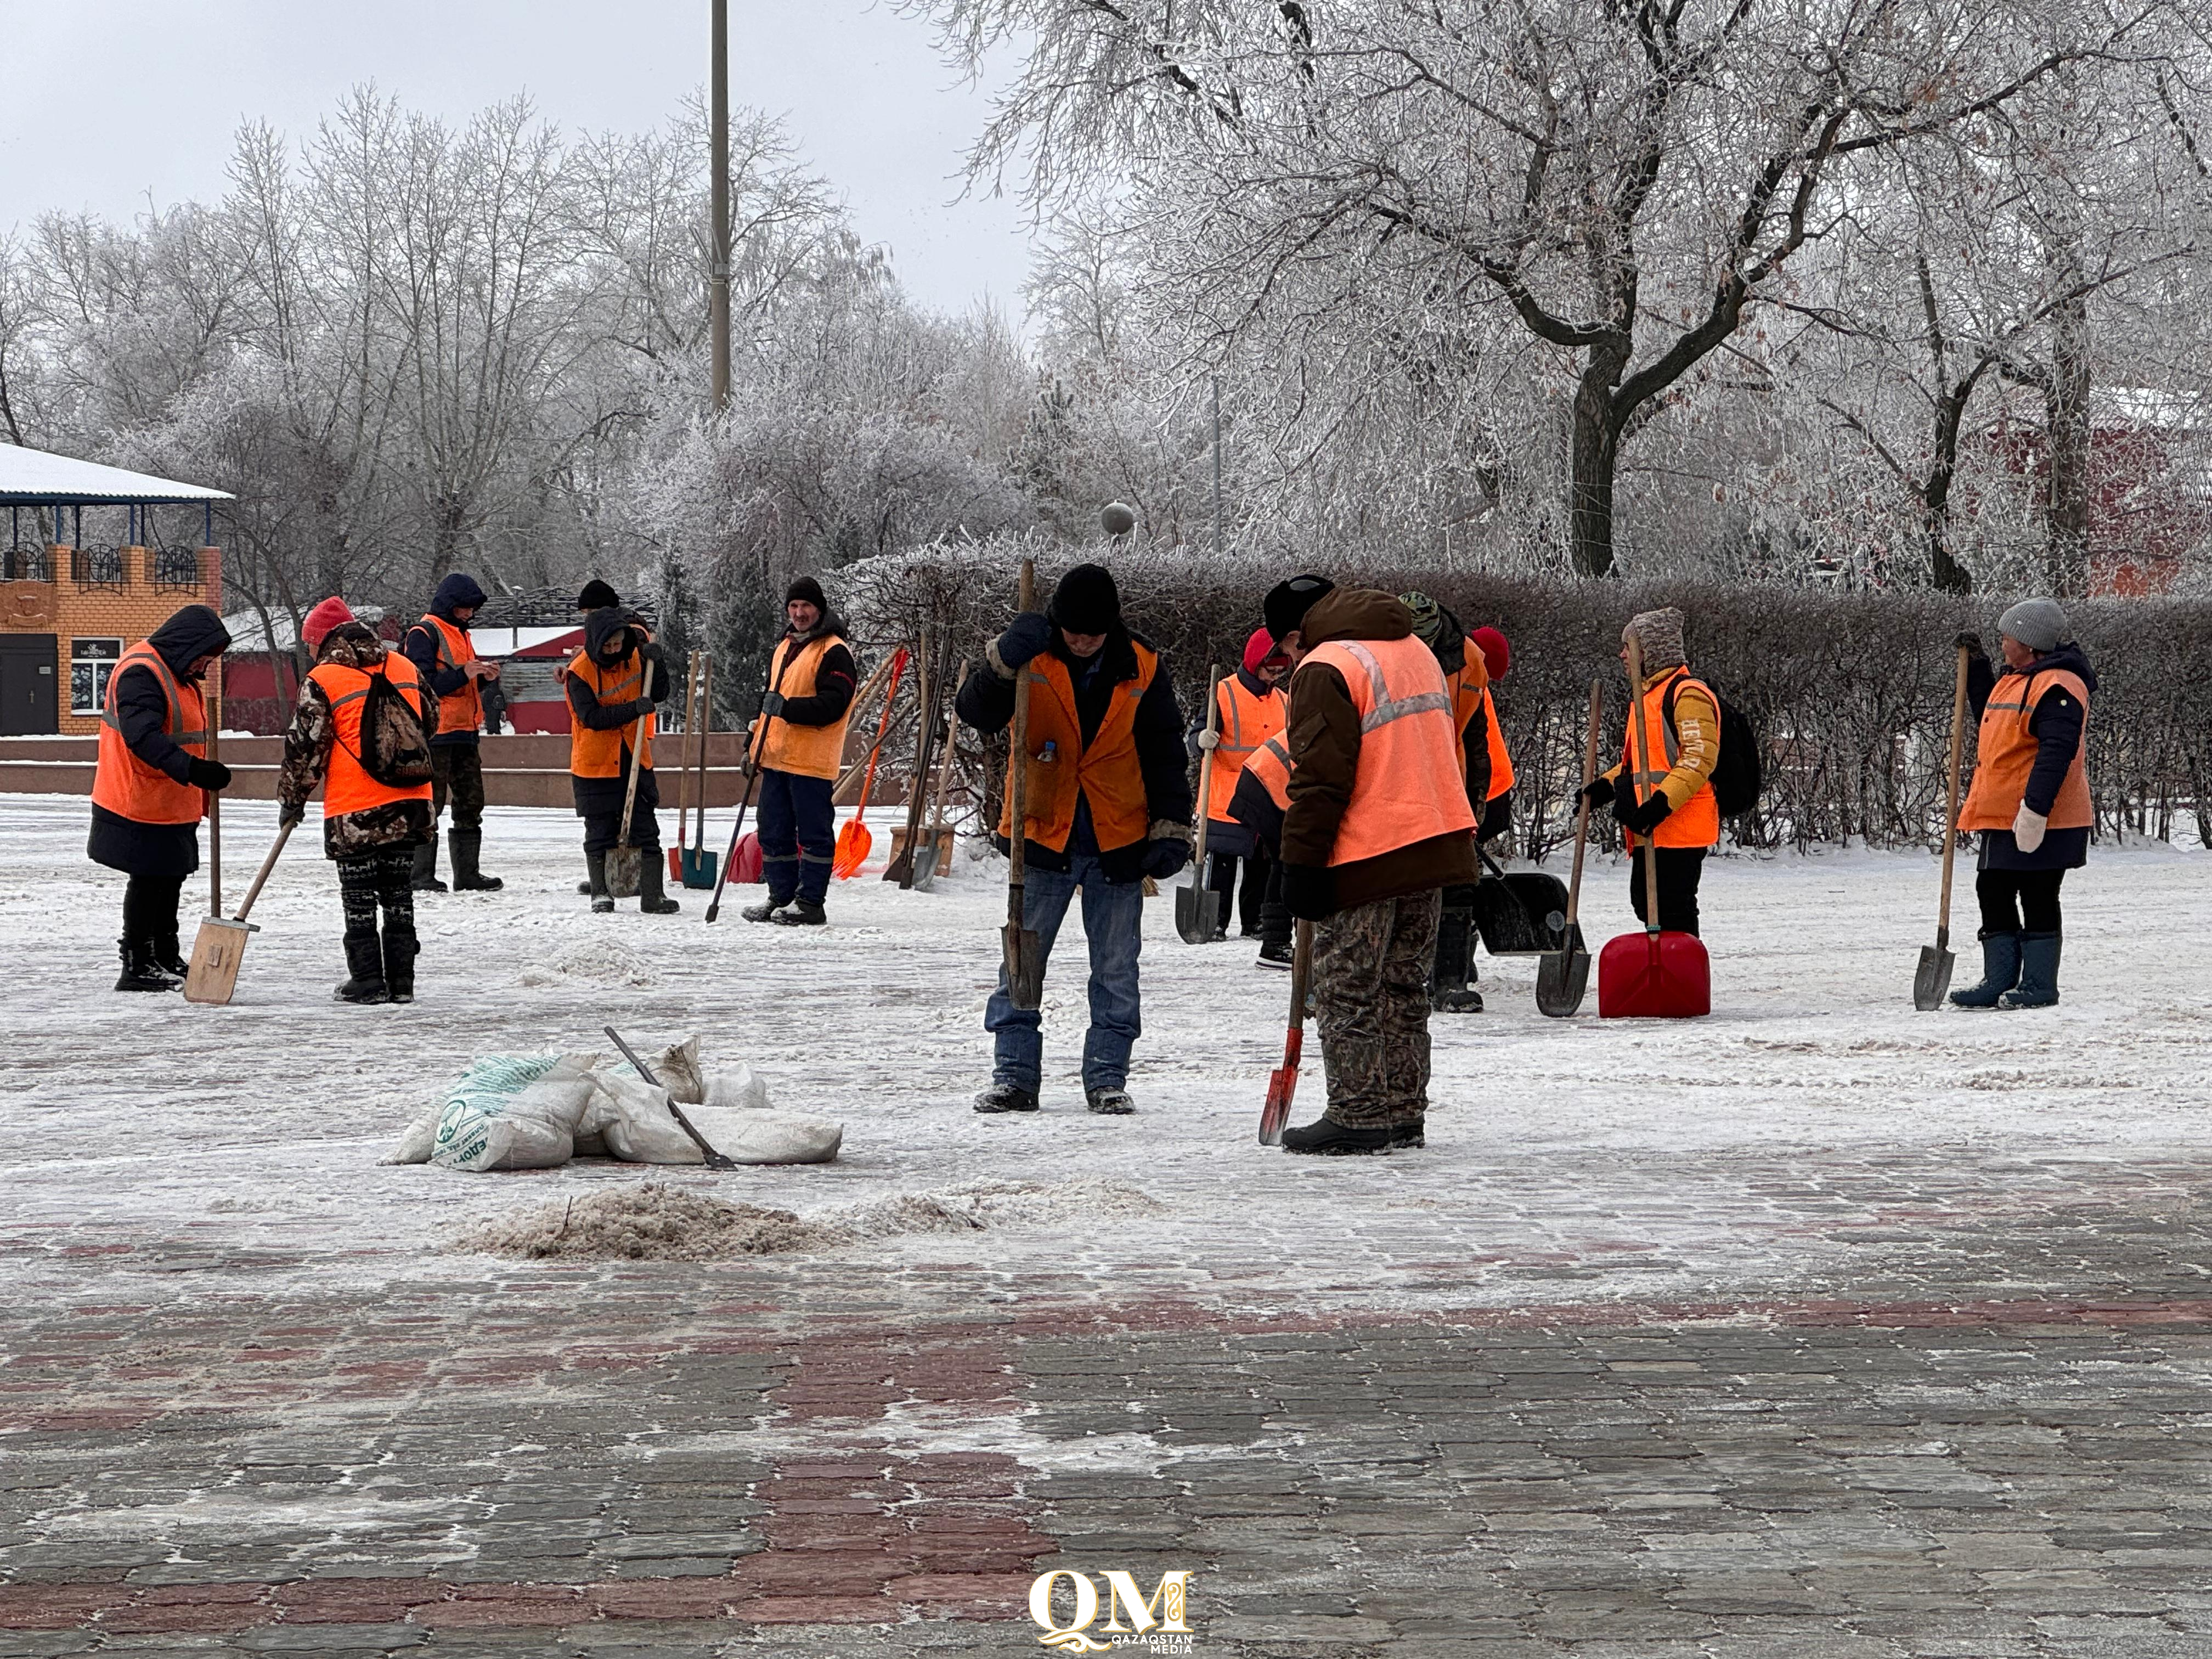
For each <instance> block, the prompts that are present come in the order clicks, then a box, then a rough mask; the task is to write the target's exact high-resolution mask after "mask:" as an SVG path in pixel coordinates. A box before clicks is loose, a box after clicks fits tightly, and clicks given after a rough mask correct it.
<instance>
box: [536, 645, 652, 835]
mask: <svg viewBox="0 0 2212 1659" xmlns="http://www.w3.org/2000/svg"><path fill="white" fill-rule="evenodd" d="M641 626H642V624H641V623H638V622H637V621H636V620H635V618H634V617H632V616H631V614H630V613H629V611H620V610H617V609H616V608H615V607H613V606H612V605H609V606H606V607H605V608H604V609H602V610H599V611H592V612H591V613H589V614H588V615H587V616H586V617H585V618H584V650H585V652H586V653H587V654H588V655H589V656H590V657H591V658H592V660H593V661H595V662H597V661H599V660H600V657H599V653H600V650H601V648H602V647H605V645H606V643H607V641H609V640H611V639H612V638H613V637H614V635H615V633H616V631H617V629H623V628H638V627H641ZM634 648H635V649H637V650H638V651H639V653H640V654H641V656H642V658H643V659H644V660H643V662H642V664H641V667H642V669H643V673H642V674H641V676H640V684H641V686H642V687H643V690H641V693H640V695H641V696H644V697H647V698H649V699H650V700H651V701H653V702H667V701H668V694H669V690H670V688H671V680H670V677H669V673H668V665H667V663H666V662H665V660H664V659H663V658H662V656H661V651H660V647H659V646H658V645H646V646H642V647H634ZM562 684H563V685H564V686H565V687H566V688H567V691H568V716H569V718H570V720H573V721H574V723H575V724H576V725H577V726H580V727H581V728H583V729H584V730H586V731H590V732H613V731H620V732H623V738H622V744H621V748H620V751H619V753H620V757H621V759H620V763H619V764H618V765H617V767H616V769H615V775H614V776H613V777H611V778H583V777H576V776H574V775H571V776H570V778H569V780H568V783H569V787H570V789H571V790H572V792H573V793H574V798H575V803H576V811H578V812H579V813H580V814H582V815H583V816H585V817H592V816H593V815H595V814H604V813H606V812H615V811H621V810H622V801H623V795H624V794H625V793H627V781H626V774H627V773H628V772H629V731H628V728H629V726H632V725H634V724H635V721H636V720H637V715H636V714H635V713H634V712H632V708H631V705H630V704H629V703H614V704H611V705H606V704H602V703H601V702H599V693H597V692H596V691H594V690H592V687H591V685H590V684H589V683H588V682H587V681H586V679H585V678H584V677H583V676H582V675H581V674H570V675H568V677H567V678H566V679H564V680H563V681H562ZM646 753H647V763H646V764H645V765H643V766H641V767H640V768H639V769H638V784H637V805H638V810H640V811H649V810H650V809H651V808H653V806H656V805H659V800H660V789H659V782H658V781H657V780H656V779H655V776H654V774H653V765H652V761H651V758H650V757H651V754H652V744H650V742H648V743H647V745H646Z"/></svg>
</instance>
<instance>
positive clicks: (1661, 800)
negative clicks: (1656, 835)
mask: <svg viewBox="0 0 2212 1659" xmlns="http://www.w3.org/2000/svg"><path fill="white" fill-rule="evenodd" d="M1671 811H1674V802H1672V801H1670V800H1668V799H1667V792H1666V791H1665V790H1663V789H1655V790H1653V791H1652V792H1651V799H1650V800H1647V801H1638V800H1635V799H1632V798H1631V797H1630V796H1627V795H1615V796H1614V797H1613V817H1614V818H1615V819H1617V820H1618V821H1619V822H1620V827H1621V828H1622V829H1626V830H1628V831H1629V832H1630V833H1632V834H1633V835H1638V836H1648V835H1650V833H1651V832H1652V831H1653V830H1654V829H1657V828H1658V827H1659V823H1660V820H1661V819H1662V818H1664V817H1666V816H1667V815H1668V813H1669V812H1671Z"/></svg>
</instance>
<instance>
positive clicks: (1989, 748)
mask: <svg viewBox="0 0 2212 1659" xmlns="http://www.w3.org/2000/svg"><path fill="white" fill-rule="evenodd" d="M2039 683H2040V684H2041V688H2042V689H2041V690H2038V689H2037V687H2038V684H2039ZM2053 686H2057V687H2058V688H2059V689H2060V690H2066V691H2070V692H2072V693H2073V694H2074V695H2075V696H2077V697H2079V698H2080V699H2081V714H2082V720H2081V744H2080V745H2079V746H2077V747H2076V748H2075V750H2074V758H2073V760H2072V761H2071V762H2069V763H2068V765H2067V768H2066V779H2065V781H2064V782H2063V783H2061V784H2060V785H2059V786H2058V796H2057V799H2055V800H2053V801H2052V802H2051V828H2052V829H2087V828H2088V827H2089V825H2091V824H2092V823H2095V822H2096V818H2097V811H2096V806H2095V805H2094V803H2093V802H2092V801H2091V799H2089V775H2088V773H2087V770H2086V769H2084V768H2083V766H2082V763H2081V755H2082V750H2084V749H2086V748H2087V746H2088V743H2089V720H2088V711H2089V688H2088V687H2087V685H2086V684H2083V683H2082V680H2081V676H2080V675H2079V674H2075V673H2073V672H2071V671H2069V670H2067V669H2063V668H2046V669H2044V670H2042V671H2040V672H2038V673H2032V674H2017V673H2007V674H2004V675H2002V676H2000V677H1999V678H1998V680H1997V683H1996V687H1995V689H1993V690H1991V691H1990V700H1989V702H1987V703H1985V704H1984V705H1983V707H1982V724H1981V727H1980V730H1979V733H1978V736H1977V737H1976V738H1975V751H1974V752H1975V758H1974V782H1973V787H1972V788H1971V789H1969V790H1968V791H1967V792H1966V805H1963V806H1961V807H1960V809H1959V828H1960V829H2011V828H2012V821H2013V816H2014V814H2015V813H2016V812H2018V811H2020V808H2021V799H2022V798H2023V797H2024V796H2025V795H2026V794H2027V779H2028V774H2030V773H2031V772H2033V771H2034V770H2035V751H2036V750H2037V748H2038V746H2039V745H2038V744H2037V743H2036V739H2035V733H2034V732H2031V731H2029V730H2028V722H2029V720H2033V718H2034V716H2035V705H2036V701H2037V699H2038V698H2039V697H2040V696H2042V695H2043V693H2044V692H2045V691H2048V690H2051V688H2052V687H2053Z"/></svg>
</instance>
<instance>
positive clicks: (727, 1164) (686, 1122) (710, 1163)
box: [599, 1025, 741, 1170]
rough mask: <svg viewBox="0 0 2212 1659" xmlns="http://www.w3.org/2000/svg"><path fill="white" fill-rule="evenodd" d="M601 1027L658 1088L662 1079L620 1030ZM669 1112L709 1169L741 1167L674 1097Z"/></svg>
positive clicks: (624, 1055) (609, 1026)
mask: <svg viewBox="0 0 2212 1659" xmlns="http://www.w3.org/2000/svg"><path fill="white" fill-rule="evenodd" d="M599 1029H600V1030H603V1031H605V1033H606V1034H607V1038H608V1040H609V1041H610V1042H612V1043H613V1044H614V1045H615V1047H616V1048H619V1049H620V1050H621V1051H622V1057H623V1059H624V1060H628V1061H629V1063H630V1067H631V1069H632V1070H634V1071H635V1072H636V1073H637V1074H638V1075H639V1076H640V1077H641V1078H643V1079H645V1082H646V1086H647V1088H651V1089H658V1088H659V1087H660V1079H659V1078H657V1077H655V1076H653V1068H652V1067H651V1066H647V1064H646V1063H645V1062H644V1061H643V1060H640V1059H639V1058H638V1057H637V1056H636V1055H635V1054H632V1053H630V1051H629V1044H628V1043H627V1042H623V1040H622V1034H621V1033H620V1032H619V1031H617V1030H615V1028H614V1027H613V1026H611V1025H603V1026H601V1027H600V1028H599ZM668 1113H669V1115H670V1116H671V1117H673V1118H674V1119H675V1120H676V1127H678V1128H679V1129H681V1130H683V1131H684V1133H685V1134H687V1135H690V1137H691V1144H692V1145H693V1146H696V1147H697V1148H698V1149H699V1150H700V1152H702V1154H704V1155H705V1158H706V1160H707V1167H708V1169H710V1170H735V1169H738V1168H739V1167H741V1166H740V1165H739V1164H738V1161H737V1159H735V1158H725V1157H723V1156H722V1154H721V1153H720V1152H716V1151H715V1150H714V1147H712V1146H709V1145H708V1142H707V1137H706V1136H704V1135H702V1134H701V1133H699V1131H698V1130H697V1129H696V1128H694V1127H692V1125H691V1120H690V1118H688V1117H686V1116H684V1109H683V1108H682V1107H681V1106H678V1104H677V1103H676V1102H675V1101H674V1099H673V1098H671V1100H670V1101H669V1103H668Z"/></svg>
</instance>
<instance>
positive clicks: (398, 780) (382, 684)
mask: <svg viewBox="0 0 2212 1659" xmlns="http://www.w3.org/2000/svg"><path fill="white" fill-rule="evenodd" d="M367 672H368V696H367V697H366V699H365V700H364V701H363V702H362V709H361V753H359V754H358V755H356V756H354V758H355V759H356V760H357V761H359V762H360V763H361V769H362V771H364V772H366V773H368V775H369V776H370V777H372V778H374V779H375V780H376V781H377V782H379V783H380V784H382V785H383V786H384V787H386V788H387V789H413V788H416V787H419V786H420V785H422V784H426V783H428V782H429V781H430V734H429V732H428V730H427V729H425V727H424V726H423V721H422V715H420V714H416V712H415V705H414V704H413V703H411V702H408V701H407V698H406V695H405V694H404V692H402V691H401V690H400V689H399V688H398V686H396V685H394V684H392V674H391V669H390V665H389V664H386V665H380V666H378V667H376V668H374V669H370V670H368V671H367ZM349 752H350V751H349Z"/></svg>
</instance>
